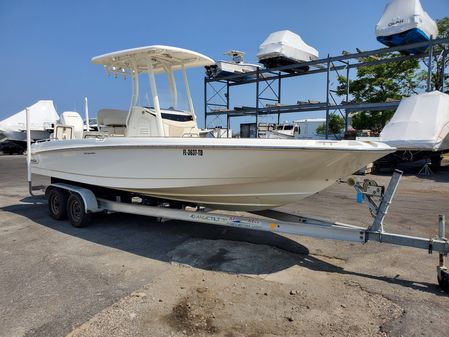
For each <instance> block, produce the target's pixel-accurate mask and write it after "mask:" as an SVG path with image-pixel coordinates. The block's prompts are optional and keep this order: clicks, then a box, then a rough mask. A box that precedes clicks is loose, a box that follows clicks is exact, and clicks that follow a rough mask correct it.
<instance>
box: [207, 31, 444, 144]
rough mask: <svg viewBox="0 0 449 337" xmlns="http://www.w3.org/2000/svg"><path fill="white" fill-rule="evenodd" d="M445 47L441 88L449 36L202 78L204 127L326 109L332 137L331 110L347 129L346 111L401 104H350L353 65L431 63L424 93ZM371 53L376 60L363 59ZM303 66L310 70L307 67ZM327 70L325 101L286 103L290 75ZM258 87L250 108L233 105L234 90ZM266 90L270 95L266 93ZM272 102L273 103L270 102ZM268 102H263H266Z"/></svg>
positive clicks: (384, 107) (430, 87) (378, 108)
mask: <svg viewBox="0 0 449 337" xmlns="http://www.w3.org/2000/svg"><path fill="white" fill-rule="evenodd" d="M423 47H427V51H426V52H424V53H421V54H413V55H408V54H407V55H404V53H405V52H406V51H407V50H409V49H416V48H423ZM436 47H439V48H441V51H440V54H439V55H438V57H439V58H440V59H441V62H440V63H441V67H440V69H437V70H436V71H437V72H438V73H439V74H440V81H441V83H440V88H441V89H440V90H441V91H444V89H445V87H444V77H445V76H446V68H447V65H448V62H447V61H448V60H447V59H448V57H447V55H448V54H449V38H444V39H433V40H429V41H426V42H420V43H413V44H408V45H403V46H398V47H390V48H381V49H376V50H371V51H360V52H357V53H351V54H344V55H339V56H330V55H328V56H327V57H326V58H323V59H319V60H315V61H309V62H303V63H298V64H293V65H287V66H282V67H276V68H269V69H265V68H259V69H257V70H256V71H253V72H247V73H244V74H235V75H230V76H225V77H215V78H208V77H205V78H204V125H205V127H207V121H208V117H211V116H226V127H227V129H228V130H229V129H230V124H231V118H234V117H242V116H252V117H255V120H256V124H258V122H259V116H264V115H273V114H275V115H277V120H278V123H279V121H280V115H281V114H285V113H297V112H311V111H325V112H326V128H325V136H326V139H327V138H329V117H330V115H331V114H332V113H339V114H340V115H341V116H342V117H343V118H344V120H345V131H347V129H348V115H349V113H351V112H356V111H381V110H394V109H396V108H397V106H398V105H399V101H393V102H381V103H369V102H350V94H349V80H350V74H351V73H350V72H351V69H357V68H360V67H364V66H373V65H378V64H385V63H394V62H403V61H406V60H411V59H418V60H421V61H422V62H423V64H424V65H425V67H427V83H426V91H431V90H432V70H433V68H434V63H435V62H434V60H433V56H434V55H435V51H436V50H435V48H436ZM393 52H399V53H398V54H397V55H396V56H395V57H392V58H388V59H377V57H379V56H382V55H385V54H387V53H393ZM367 57H372V58H373V60H369V61H366V60H363V59H365V58H367ZM304 67H307V68H308V69H309V70H308V71H304V70H303V69H304ZM340 72H345V76H344V77H345V79H346V84H345V88H346V94H345V97H344V100H343V102H341V103H338V102H337V99H336V97H335V93H336V90H335V89H334V88H332V87H331V75H337V76H339V77H343V76H341V73H340ZM322 73H326V83H325V87H326V91H325V101H324V102H317V103H308V102H297V104H288V105H285V104H282V102H281V97H282V88H283V87H284V86H285V84H283V83H282V82H283V81H282V80H283V79H286V78H292V77H301V76H311V75H314V74H322ZM251 84H254V85H255V87H256V88H255V100H254V104H252V105H251V106H241V107H234V108H231V96H230V95H231V90H230V89H231V88H233V87H241V86H244V85H251ZM267 94H268V96H267ZM266 102H269V103H266ZM264 103H265V104H264Z"/></svg>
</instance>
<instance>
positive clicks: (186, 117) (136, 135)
mask: <svg viewBox="0 0 449 337" xmlns="http://www.w3.org/2000/svg"><path fill="white" fill-rule="evenodd" d="M92 62H93V63H95V64H102V65H103V66H104V67H105V68H106V70H107V71H108V72H110V73H112V74H114V75H118V76H120V75H127V76H128V77H129V78H131V80H132V84H133V85H132V88H133V90H132V102H131V106H130V108H129V111H128V112H125V113H123V111H121V112H120V110H112V109H109V110H103V111H102V112H101V114H99V131H98V132H91V131H84V130H83V127H82V126H79V125H78V124H79V123H80V122H79V120H78V119H77V118H73V119H72V122H67V123H66V124H65V125H58V126H56V130H55V137H54V139H52V140H50V141H47V142H42V143H36V144H33V146H32V150H31V156H32V158H31V165H32V171H33V173H36V174H40V175H45V176H49V177H51V178H52V181H53V182H62V183H70V184H72V185H78V186H89V187H99V188H103V189H106V190H111V191H124V192H126V193H129V192H130V193H131V194H132V195H136V196H138V197H142V198H152V199H153V200H161V202H173V203H178V204H179V203H181V204H187V205H201V206H207V207H210V208H214V209H231V210H264V209H270V208H273V207H277V206H281V205H284V204H287V203H291V202H295V201H297V200H299V199H302V198H305V197H308V196H310V195H312V194H314V193H317V192H319V191H321V190H323V189H325V188H326V187H328V186H330V185H332V184H333V183H334V182H335V181H336V180H338V179H339V178H341V177H344V176H347V175H350V174H351V173H353V172H355V171H356V170H358V169H359V168H360V167H363V166H365V165H366V164H368V163H371V162H373V161H374V160H376V159H378V158H380V157H382V156H384V155H386V154H388V153H390V152H393V151H394V149H393V148H391V147H389V146H388V145H386V144H383V143H376V142H362V141H330V140H296V139H293V140H282V139H229V138H201V137H199V134H200V132H201V131H200V129H199V128H198V126H197V122H196V115H195V112H194V107H193V103H192V98H191V95H190V89H189V85H188V81H187V74H186V69H187V68H191V67H204V66H208V65H212V64H214V61H213V60H212V59H210V58H209V57H206V56H204V55H202V54H199V53H196V52H193V51H190V50H186V49H181V48H175V47H168V46H149V47H142V48H135V49H128V50H124V51H119V52H114V53H110V54H106V55H101V56H98V57H94V58H93V59H92ZM176 71H180V72H181V73H182V77H183V81H184V86H185V92H186V95H187V102H188V109H187V111H182V110H180V109H179V108H177V96H178V95H177V87H176V83H175V75H174V73H175V72H176ZM161 73H163V74H166V75H167V76H168V83H169V86H170V89H171V102H170V107H169V108H163V107H161V105H160V102H159V96H158V90H157V86H156V75H157V74H161ZM139 75H147V76H148V79H149V86H150V89H151V97H152V107H145V106H140V105H138V102H139V83H140V82H139ZM108 116H109V118H108ZM67 120H68V121H69V119H67ZM77 120H78V122H77ZM70 123H71V124H72V125H70ZM100 124H102V125H100Z"/></svg>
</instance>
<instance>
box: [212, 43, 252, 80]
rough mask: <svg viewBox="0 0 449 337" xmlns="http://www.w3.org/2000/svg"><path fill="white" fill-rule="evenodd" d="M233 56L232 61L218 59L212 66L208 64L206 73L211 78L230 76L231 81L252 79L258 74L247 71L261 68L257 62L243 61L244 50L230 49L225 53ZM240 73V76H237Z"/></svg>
mask: <svg viewBox="0 0 449 337" xmlns="http://www.w3.org/2000/svg"><path fill="white" fill-rule="evenodd" d="M224 54H225V55H227V56H229V57H231V59H232V61H223V60H221V61H217V62H215V63H214V64H212V65H210V66H206V67H205V68H206V75H207V76H208V77H209V78H216V79H219V78H226V77H230V80H231V81H234V82H238V81H242V80H250V79H252V78H255V77H256V75H254V74H248V75H246V73H252V72H255V71H256V70H257V69H258V68H260V66H259V65H257V64H252V63H245V62H244V61H243V56H244V55H245V53H244V52H242V51H238V50H229V51H227V52H225V53H224ZM235 75H240V76H235Z"/></svg>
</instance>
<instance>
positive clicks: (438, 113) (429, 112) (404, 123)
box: [380, 91, 449, 151]
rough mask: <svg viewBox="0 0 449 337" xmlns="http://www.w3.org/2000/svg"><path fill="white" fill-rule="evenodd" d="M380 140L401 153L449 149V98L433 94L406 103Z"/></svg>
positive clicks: (382, 133) (399, 108) (406, 99)
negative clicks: (402, 151)
mask: <svg viewBox="0 0 449 337" xmlns="http://www.w3.org/2000/svg"><path fill="white" fill-rule="evenodd" d="M380 139H381V141H382V142H385V143H387V144H388V145H390V146H394V147H396V148H398V149H399V150H428V151H440V150H445V149H449V95H447V94H443V93H442V92H439V91H433V92H429V93H425V94H420V95H415V96H411V97H408V98H404V99H402V101H401V103H400V104H399V106H398V108H397V110H396V112H395V114H394V116H393V118H392V119H391V120H390V122H389V123H388V124H387V125H385V127H384V129H383V130H382V132H381V133H380Z"/></svg>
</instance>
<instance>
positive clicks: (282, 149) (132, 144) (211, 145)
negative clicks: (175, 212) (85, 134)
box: [32, 137, 393, 210]
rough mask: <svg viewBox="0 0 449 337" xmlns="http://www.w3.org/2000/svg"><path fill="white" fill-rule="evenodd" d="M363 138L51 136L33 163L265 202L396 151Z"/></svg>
mask: <svg viewBox="0 0 449 337" xmlns="http://www.w3.org/2000/svg"><path fill="white" fill-rule="evenodd" d="M236 141H240V142H236ZM57 143H59V144H57ZM339 143H340V144H339ZM362 143H363V142H354V141H353V142H352V143H349V142H345V144H346V145H345V146H341V142H335V141H309V140H307V141H304V140H269V139H252V140H244V141H243V142H242V140H241V139H240V140H238V139H202V138H196V139H179V138H178V139H165V140H164V139H157V138H146V139H145V138H136V139H131V140H130V139H127V138H121V139H120V138H119V137H117V138H116V139H114V138H112V137H111V138H106V139H104V140H102V141H98V140H94V139H92V140H89V139H84V140H78V141H76V140H74V141H50V142H46V143H38V144H35V145H34V146H33V149H32V170H33V173H36V174H41V175H45V176H50V177H54V178H59V179H64V180H68V181H74V182H79V183H83V184H89V185H95V186H101V187H107V188H113V189H119V190H125V191H130V192H135V193H137V194H142V195H148V196H152V197H157V198H162V199H168V200H178V201H183V202H188V203H193V204H198V205H204V206H208V207H211V208H215V209H232V210H262V209H269V208H273V207H277V206H281V205H284V204H288V203H292V202H295V201H298V200H300V199H303V198H306V197H308V196H310V195H312V194H314V193H317V192H319V191H321V190H323V189H325V188H326V187H328V186H330V185H332V184H333V183H334V182H335V181H336V180H337V179H339V178H340V177H343V176H347V175H349V174H351V173H353V172H355V171H356V170H358V169H359V168H360V167H362V166H364V165H366V164H368V163H370V162H373V161H374V160H376V159H378V158H380V157H382V156H384V155H386V154H387V153H390V152H392V151H393V149H392V148H390V147H388V146H386V145H383V144H382V146H381V147H376V146H365V145H363V144H362ZM347 144H352V145H347ZM362 145H363V146H362Z"/></svg>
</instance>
